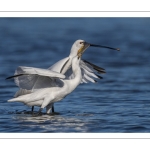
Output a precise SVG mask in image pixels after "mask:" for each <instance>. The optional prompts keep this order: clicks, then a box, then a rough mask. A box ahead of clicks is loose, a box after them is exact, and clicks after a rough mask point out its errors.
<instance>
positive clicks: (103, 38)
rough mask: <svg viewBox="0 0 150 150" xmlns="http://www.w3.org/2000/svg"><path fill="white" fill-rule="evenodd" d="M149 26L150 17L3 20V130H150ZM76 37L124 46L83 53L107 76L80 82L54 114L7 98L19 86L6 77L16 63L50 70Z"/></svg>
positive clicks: (0, 76)
mask: <svg viewBox="0 0 150 150" xmlns="http://www.w3.org/2000/svg"><path fill="white" fill-rule="evenodd" d="M149 27H150V18H0V64H1V69H0V83H1V84H0V132H22V133H24V132H30V133H33V132H65V133H68V132H86V133H87V132H88V133H94V132H96V133H102V132H103V133H116V132H121V133H124V132H129V133H131V132H132V133H136V132H150V59H149V56H150V28H149ZM77 39H84V40H85V41H87V42H90V43H94V44H101V45H106V46H111V47H119V48H120V49H121V51H120V52H117V51H112V50H108V49H99V48H88V49H87V50H86V52H85V53H84V55H83V59H85V60H88V61H90V62H92V63H95V64H96V65H99V66H101V67H102V68H105V69H106V72H107V73H106V74H104V75H102V76H103V79H102V80H99V81H98V83H96V84H92V83H90V84H82V85H80V86H78V87H77V89H76V90H75V91H74V92H73V93H71V94H70V95H69V96H67V97H66V98H65V99H63V100H62V101H60V102H58V103H55V111H56V112H57V113H56V114H52V115H46V114H45V113H44V112H45V111H43V115H42V116H38V117H33V116H32V114H31V108H30V107H27V106H25V105H23V104H22V103H8V102H7V100H8V99H11V98H12V97H13V95H14V93H15V92H16V91H17V89H18V88H17V87H16V85H15V83H14V82H13V80H5V78H6V77H8V76H11V75H13V74H14V70H15V69H16V68H17V66H32V67H40V68H48V67H49V66H51V65H52V64H53V63H55V62H56V61H58V60H60V59H62V58H64V57H66V56H68V54H69V51H70V48H71V46H72V44H73V42H74V41H75V40H77ZM35 111H38V107H36V108H35Z"/></svg>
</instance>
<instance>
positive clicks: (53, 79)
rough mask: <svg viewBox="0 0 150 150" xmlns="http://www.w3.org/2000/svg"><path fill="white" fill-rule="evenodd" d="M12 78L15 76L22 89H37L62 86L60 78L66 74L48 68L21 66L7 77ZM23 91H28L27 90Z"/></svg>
mask: <svg viewBox="0 0 150 150" xmlns="http://www.w3.org/2000/svg"><path fill="white" fill-rule="evenodd" d="M10 78H14V80H15V83H16V85H17V86H19V87H20V88H22V89H26V90H36V89H40V88H46V87H51V86H61V85H60V83H61V80H60V79H59V78H61V79H64V78H65V75H63V74H60V73H57V72H54V71H51V70H48V69H40V68H33V67H23V66H20V67H18V68H17V70H16V71H15V75H14V76H11V77H8V78H7V79H10ZM23 92H25V93H26V91H23Z"/></svg>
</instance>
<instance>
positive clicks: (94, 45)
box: [90, 44, 120, 51]
mask: <svg viewBox="0 0 150 150" xmlns="http://www.w3.org/2000/svg"><path fill="white" fill-rule="evenodd" d="M90 46H93V47H101V48H108V49H112V50H117V51H120V49H119V48H113V47H108V46H102V45H96V44H90Z"/></svg>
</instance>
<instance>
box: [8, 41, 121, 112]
mask: <svg viewBox="0 0 150 150" xmlns="http://www.w3.org/2000/svg"><path fill="white" fill-rule="evenodd" d="M89 46H93V47H101V48H108V49H112V50H118V51H119V49H118V48H112V47H107V46H102V45H95V44H90V43H87V42H85V41H84V40H76V41H75V42H74V44H73V45H72V47H71V51H70V55H69V56H68V57H66V58H64V59H61V60H60V61H58V62H56V63H55V64H54V65H52V66H51V67H49V68H48V69H43V70H42V75H39V74H38V73H36V74H33V73H32V71H31V70H32V69H31V70H30V71H31V73H29V74H28V75H23V74H24V67H21V66H20V67H18V68H17V69H16V71H15V74H14V76H11V77H8V78H7V79H10V78H14V80H15V83H16V85H17V86H18V87H20V89H19V90H18V91H17V92H16V94H15V95H14V97H18V96H21V95H25V94H29V93H32V92H35V91H36V90H39V89H42V88H47V87H49V86H50V85H49V83H48V80H49V78H48V77H47V75H46V74H47V71H49V70H51V71H55V72H58V73H61V74H64V75H65V77H66V79H72V78H74V74H73V71H72V68H71V66H72V59H73V58H74V57H75V56H77V54H83V52H84V51H85V50H86V49H87V48H88V47H89ZM79 67H80V68H81V73H82V77H81V81H80V83H88V82H93V83H95V82H96V80H94V79H93V78H102V77H101V76H99V75H98V73H105V69H103V68H101V67H98V66H96V65H94V64H92V63H90V62H88V61H86V60H82V59H81V60H80V62H79ZM33 70H34V68H33ZM80 83H79V84H80ZM51 84H53V86H57V84H56V83H55V82H52V83H51ZM32 111H33V107H32ZM52 112H54V107H52Z"/></svg>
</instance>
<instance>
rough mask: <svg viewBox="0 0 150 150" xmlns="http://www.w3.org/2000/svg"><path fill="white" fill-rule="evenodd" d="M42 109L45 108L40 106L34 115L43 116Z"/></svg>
mask: <svg viewBox="0 0 150 150" xmlns="http://www.w3.org/2000/svg"><path fill="white" fill-rule="evenodd" d="M42 110H43V108H40V109H39V111H38V112H37V113H36V114H34V115H33V116H34V117H37V116H41V115H42V112H41V111H42Z"/></svg>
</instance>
